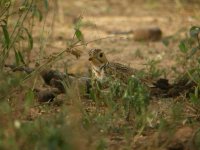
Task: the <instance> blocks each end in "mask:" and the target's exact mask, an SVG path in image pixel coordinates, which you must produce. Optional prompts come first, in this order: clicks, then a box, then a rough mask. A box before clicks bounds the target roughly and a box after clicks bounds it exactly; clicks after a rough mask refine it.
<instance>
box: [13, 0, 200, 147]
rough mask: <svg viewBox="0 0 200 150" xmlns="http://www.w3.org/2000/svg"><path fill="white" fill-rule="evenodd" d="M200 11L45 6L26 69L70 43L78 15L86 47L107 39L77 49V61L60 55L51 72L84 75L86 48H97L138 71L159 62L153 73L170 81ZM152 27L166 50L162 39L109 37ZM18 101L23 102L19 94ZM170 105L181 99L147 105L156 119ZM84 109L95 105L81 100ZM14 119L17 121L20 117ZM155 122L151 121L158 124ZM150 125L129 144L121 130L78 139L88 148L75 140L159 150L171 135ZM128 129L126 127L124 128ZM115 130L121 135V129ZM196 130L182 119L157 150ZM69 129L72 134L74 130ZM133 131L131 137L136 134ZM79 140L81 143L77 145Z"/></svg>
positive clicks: (162, 5) (134, 4)
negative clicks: (183, 41)
mask: <svg viewBox="0 0 200 150" xmlns="http://www.w3.org/2000/svg"><path fill="white" fill-rule="evenodd" d="M199 8H200V6H199V5H198V4H193V5H191V4H189V3H188V4H186V6H185V5H184V6H183V4H182V3H179V1H170V0H168V1H167V0H166V1H163V2H157V1H151V0H149V1H146V2H138V1H131V0H123V1H115V0H101V1H97V0H95V1H94V0H76V1H73V0H71V1H58V6H56V7H53V6H51V5H50V11H49V13H48V15H47V17H46V18H47V20H45V21H42V22H41V23H37V24H36V25H35V28H34V30H35V31H37V32H33V33H34V41H35V43H34V49H33V50H32V53H31V57H30V59H31V62H32V64H31V65H32V66H34V65H35V64H34V63H35V62H37V63H40V64H42V63H43V62H44V61H45V59H44V58H47V57H50V55H52V54H54V53H58V52H60V51H62V50H63V49H65V48H66V45H67V41H68V40H70V39H72V38H73V34H74V29H73V28H74V26H73V23H74V21H75V20H76V18H77V17H78V16H80V15H81V16H82V17H83V20H82V21H83V25H82V27H81V31H82V32H83V34H84V37H85V41H86V42H87V41H91V40H95V39H100V38H104V37H109V38H107V39H103V40H99V41H96V42H92V43H90V44H88V45H87V46H85V47H81V48H80V49H79V50H80V51H81V52H82V54H81V57H80V58H79V59H76V58H75V57H74V56H72V55H71V54H69V53H66V54H64V56H63V57H62V58H61V59H59V60H58V61H57V62H56V63H54V64H53V65H52V67H53V68H56V69H58V70H61V71H64V68H67V69H68V72H70V73H74V74H76V75H80V76H87V75H88V68H89V62H88V56H87V52H88V50H89V49H90V48H101V49H103V50H104V51H105V53H106V55H107V57H108V59H109V60H111V61H115V62H120V63H122V64H127V65H130V66H131V67H133V68H137V69H141V68H145V64H147V63H148V61H150V60H158V61H159V63H158V64H157V65H158V68H159V69H164V70H165V75H166V77H167V78H169V80H170V82H172V81H173V79H174V78H176V77H177V72H179V73H181V72H183V71H184V70H185V69H186V67H187V66H184V64H182V53H181V52H180V51H179V48H178V44H179V41H180V39H182V38H184V37H185V36H186V35H187V32H188V30H189V28H190V27H191V26H192V25H198V23H199V20H200V17H199V16H200V11H199ZM154 26H157V27H159V28H160V29H161V30H162V32H163V39H164V38H165V37H168V36H173V38H171V39H170V40H169V45H168V46H165V45H164V44H163V41H162V40H160V41H157V42H149V41H146V42H139V41H134V40H133V36H134V35H133V34H121V35H119V34H111V33H114V32H119V31H120V32H126V31H132V30H135V29H137V28H141V27H144V28H148V27H154ZM38 31H40V32H38ZM39 37H40V38H39ZM41 37H42V38H41ZM174 70H176V71H174ZM71 95H73V94H71ZM74 95H75V94H74ZM19 97H23V95H21V96H19ZM59 98H60V97H59ZM64 98H65V96H61V98H60V99H64ZM72 101H73V100H72ZM174 101H185V98H184V97H179V98H176V99H175V100H172V99H164V100H163V99H157V100H156V101H155V102H152V104H151V106H150V110H152V112H153V114H155V115H159V113H161V114H162V113H164V114H165V115H167V114H168V113H170V112H167V110H168V109H169V108H171V107H172V105H173V104H174ZM71 103H74V102H69V103H68V104H67V105H65V107H67V108H68V111H69V112H70V110H71V107H72V106H71ZM75 103H76V102H75ZM186 103H187V102H186ZM78 105H79V104H78ZM84 106H86V107H88V109H95V108H94V107H95V105H94V104H93V103H92V102H91V101H89V102H87V100H86V102H85V100H84ZM185 109H187V108H185ZM56 112H59V107H55V108H54V107H50V108H47V110H44V112H43V110H41V109H40V108H38V109H36V108H33V109H31V110H30V115H29V116H28V117H27V116H25V119H27V118H28V120H32V119H34V118H37V117H38V116H43V114H44V116H45V115H47V116H51V115H52V114H51V113H53V114H54V113H56ZM158 112H159V113H158ZM73 113H74V114H73ZM79 113H80V111H79V110H74V109H73V110H72V112H71V116H70V117H71V119H72V120H73V119H74V118H77V120H76V119H75V120H74V124H75V123H76V122H79V121H80V120H79V117H80V116H79V115H80V114H79ZM17 116H18V117H19V116H20V113H19V115H18V114H17ZM70 117H69V118H70ZM19 118H23V117H19ZM23 119H24V118H23ZM154 121H155V122H156V121H157V120H154ZM116 122H119V123H118V124H116V126H120V123H121V122H123V123H122V124H123V125H124V121H121V120H119V121H116ZM150 124H153V125H152V128H151V127H150V129H149V131H148V130H147V131H145V132H144V134H137V135H136V136H134V138H132V139H131V140H132V141H131V142H130V141H127V139H129V138H127V137H126V136H130V135H124V134H123V131H122V133H121V132H120V131H119V132H115V131H109V133H107V132H106V133H104V131H103V130H101V131H99V132H98V133H96V135H95V136H94V137H93V136H92V135H90V133H83V135H88V137H91V144H88V143H87V142H86V141H85V140H84V136H83V135H78V136H77V137H78V138H80V139H79V140H77V141H78V143H82V144H84V145H86V147H87V146H88V147H90V149H93V148H94V144H93V143H95V139H98V140H99V139H100V138H99V137H101V138H102V139H104V141H106V142H107V143H109V144H108V149H128V148H130V149H156V146H157V147H160V145H162V144H163V143H165V142H166V143H167V140H166V139H169V137H170V136H171V135H170V134H169V133H168V131H164V133H163V134H162V135H160V134H159V133H158V131H157V130H154V127H153V126H154V122H153V121H152V122H151V121H150ZM155 124H156V123H155ZM123 125H122V126H123ZM76 126H77V125H76ZM133 126H134V125H133ZM131 127H132V126H129V128H131ZM116 128H119V130H120V127H116ZM127 128H128V127H127ZM195 129H196V125H194V126H192V127H191V126H190V127H188V125H187V123H185V122H184V120H183V122H182V123H181V124H179V125H177V126H176V127H175V129H174V130H172V132H174V133H176V134H175V135H174V136H173V138H171V139H172V142H171V145H170V146H168V148H166V147H167V146H166V145H167V144H166V145H165V144H163V147H161V148H159V149H163V150H164V149H170V150H173V149H176V146H177V145H178V144H177V143H179V142H180V141H181V142H183V141H184V140H185V139H186V140H188V138H190V137H191V136H192V134H193V131H194V130H195ZM74 130H76V127H75V129H74ZM77 130H78V132H85V131H82V129H77ZM91 130H92V129H91ZM113 130H114V129H113ZM127 130H128V129H127ZM176 130H178V131H176ZM170 131H171V130H170ZM133 132H134V135H135V131H133ZM92 134H94V132H92ZM79 136H80V137H79ZM160 136H162V137H160ZM82 138H83V140H81V139H82ZM162 140H164V142H163V141H162ZM77 141H76V142H77ZM177 141H178V142H177ZM173 142H174V143H173ZM130 143H131V144H130ZM165 146H166V147H165ZM78 147H79V146H78ZM80 147H81V146H80ZM80 147H79V148H80ZM177 147H178V146H177ZM177 149H178V148H177Z"/></svg>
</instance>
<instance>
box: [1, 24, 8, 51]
mask: <svg viewBox="0 0 200 150" xmlns="http://www.w3.org/2000/svg"><path fill="white" fill-rule="evenodd" d="M2 29H3V34H4V38H5V44H6V47H7V48H9V45H10V37H9V33H8V29H7V25H3V26H2Z"/></svg>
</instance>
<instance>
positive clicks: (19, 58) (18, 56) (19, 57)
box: [15, 50, 25, 65]
mask: <svg viewBox="0 0 200 150" xmlns="http://www.w3.org/2000/svg"><path fill="white" fill-rule="evenodd" d="M15 61H16V64H17V65H19V64H20V62H21V63H23V64H24V65H25V61H24V58H23V56H22V54H21V52H20V51H17V50H15Z"/></svg>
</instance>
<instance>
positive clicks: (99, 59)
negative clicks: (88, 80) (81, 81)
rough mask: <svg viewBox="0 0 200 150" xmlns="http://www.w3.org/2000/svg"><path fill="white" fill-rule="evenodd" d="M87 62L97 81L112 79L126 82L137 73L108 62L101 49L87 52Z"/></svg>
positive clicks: (131, 69) (123, 66)
mask: <svg viewBox="0 0 200 150" xmlns="http://www.w3.org/2000/svg"><path fill="white" fill-rule="evenodd" d="M89 61H90V62H91V67H92V72H93V73H94V76H95V78H96V79H97V80H99V81H103V80H105V79H107V78H114V79H120V80H122V81H123V82H127V81H128V78H130V77H131V76H132V75H135V74H136V73H137V70H136V69H133V68H130V67H128V66H125V65H122V64H119V63H115V62H109V61H108V60H107V58H106V56H105V54H104V52H103V51H102V50H101V49H91V50H90V51H89Z"/></svg>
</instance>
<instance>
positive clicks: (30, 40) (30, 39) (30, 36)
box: [23, 27, 33, 50]
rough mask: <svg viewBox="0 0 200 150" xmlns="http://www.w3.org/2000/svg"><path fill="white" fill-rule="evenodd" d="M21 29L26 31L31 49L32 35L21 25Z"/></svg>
mask: <svg viewBox="0 0 200 150" xmlns="http://www.w3.org/2000/svg"><path fill="white" fill-rule="evenodd" d="M23 29H24V30H25V31H26V34H27V35H28V41H29V49H30V50H32V49H33V37H32V35H31V34H30V32H29V31H28V29H27V28H24V27H23Z"/></svg>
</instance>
